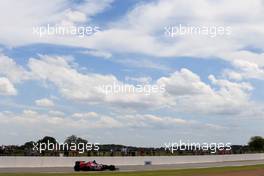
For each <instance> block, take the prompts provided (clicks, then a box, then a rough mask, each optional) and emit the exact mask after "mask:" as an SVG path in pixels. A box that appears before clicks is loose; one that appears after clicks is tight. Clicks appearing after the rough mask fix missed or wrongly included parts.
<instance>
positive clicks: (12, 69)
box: [0, 53, 30, 83]
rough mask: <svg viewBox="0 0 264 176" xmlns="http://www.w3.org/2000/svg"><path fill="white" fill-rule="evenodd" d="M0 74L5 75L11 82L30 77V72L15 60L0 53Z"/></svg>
mask: <svg viewBox="0 0 264 176" xmlns="http://www.w3.org/2000/svg"><path fill="white" fill-rule="evenodd" d="M0 76H4V77H7V78H8V79H9V80H10V81H11V82H14V83H19V82H21V81H22V80H27V79H29V78H30V74H29V73H28V72H27V71H26V70H25V69H24V68H23V67H21V66H19V65H17V64H16V62H15V61H14V60H13V59H11V58H10V57H7V56H5V55H3V54H1V53H0Z"/></svg>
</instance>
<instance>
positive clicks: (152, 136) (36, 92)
mask: <svg viewBox="0 0 264 176" xmlns="http://www.w3.org/2000/svg"><path fill="white" fill-rule="evenodd" d="M263 12H264V3H263V1H261V0H245V1H242V2H239V3H238V2H237V1H236V0H219V1H209V0H196V1H191V0H187V1H180V0H160V1H158V0H153V1H151V0H148V1H137V0H127V1H123V0H87V1H86V0H76V1H74V0H54V1H35V0H21V1H14V0H9V1H7V0H6V1H0V26H1V27H0V139H1V142H0V143H1V144H23V143H24V142H25V141H29V140H36V139H39V138H41V137H43V136H46V135H50V136H54V137H56V138H57V139H58V140H59V141H62V140H63V139H64V138H65V137H66V136H68V135H71V134H76V135H78V136H81V137H85V138H88V139H89V140H90V141H91V142H99V143H121V144H128V145H138V146H152V145H154V146H161V145H163V143H165V142H169V141H176V142H177V141H179V140H180V139H181V140H185V141H187V140H189V141H193V142H231V143H232V144H245V143H247V142H248V140H249V138H250V137H251V136H253V135H262V136H263V135H264V128H263V124H264V101H263V100H264V93H263V89H264V84H263V83H264V43H263V41H264V21H263V19H264V13H263ZM48 24H49V25H55V24H56V25H57V24H58V25H69V24H70V25H71V26H75V27H81V26H97V27H99V29H100V30H99V32H94V33H92V34H91V35H87V36H84V37H81V36H76V35H58V34H54V35H45V36H41V37H40V36H39V35H36V33H34V32H33V30H32V29H33V28H34V27H39V26H46V25H48ZM179 24H181V25H183V26H184V25H185V26H190V25H191V26H206V27H210V26H223V27H229V28H230V29H231V33H230V34H229V35H217V36H215V37H211V36H209V35H177V36H175V37H168V35H165V31H166V30H164V29H165V28H166V27H168V26H178V25H179ZM114 82H115V83H118V84H119V85H129V86H136V85H138V84H150V85H153V86H160V85H164V86H165V88H166V91H165V92H156V93H151V94H150V95H142V94H140V93H132V94H131V93H126V92H125V93H121V94H111V95H106V94H104V93H102V91H99V90H98V86H101V85H106V84H112V83H114Z"/></svg>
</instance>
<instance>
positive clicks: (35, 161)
mask: <svg viewBox="0 0 264 176" xmlns="http://www.w3.org/2000/svg"><path fill="white" fill-rule="evenodd" d="M91 160H96V161H97V162H98V163H104V164H114V165H119V166H121V165H144V164H145V162H146V161H148V162H151V164H152V165H163V164H185V163H208V162H209V163H210V162H224V161H249V160H263V161H264V153H261V154H236V155H196V156H142V157H132V156H130V157H26V156H21V157H13V156H10V157H9V156H0V167H1V168H8V167H72V166H73V164H74V162H75V161H91Z"/></svg>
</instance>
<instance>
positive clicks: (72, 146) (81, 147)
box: [33, 140, 100, 153]
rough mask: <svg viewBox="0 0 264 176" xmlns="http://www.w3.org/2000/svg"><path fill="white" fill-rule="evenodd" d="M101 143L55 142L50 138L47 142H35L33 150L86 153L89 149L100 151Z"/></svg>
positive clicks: (40, 151)
mask: <svg viewBox="0 0 264 176" xmlns="http://www.w3.org/2000/svg"><path fill="white" fill-rule="evenodd" d="M99 145H100V144H99V143H84V142H80V143H77V144H76V143H73V142H72V143H53V142H50V141H49V140H48V141H47V142H38V143H33V151H37V152H39V153H42V152H44V151H77V152H78V153H84V152H87V151H99V150H100V147H99Z"/></svg>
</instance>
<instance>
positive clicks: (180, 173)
mask: <svg viewBox="0 0 264 176" xmlns="http://www.w3.org/2000/svg"><path fill="white" fill-rule="evenodd" d="M258 169H264V164H263V165H253V166H236V167H215V168H201V169H179V170H159V171H143V172H97V173H92V172H91V173H87V172H81V173H10V174H8V173H2V174H0V176H83V175H91V176H112V175H115V176H192V175H201V174H217V173H226V172H234V171H249V170H258Z"/></svg>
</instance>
